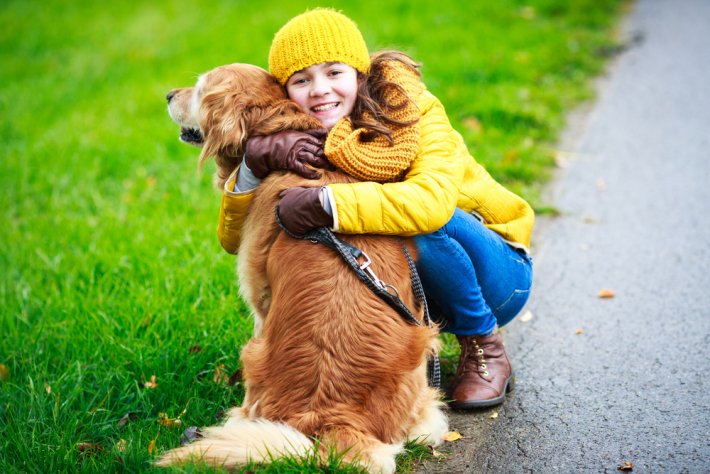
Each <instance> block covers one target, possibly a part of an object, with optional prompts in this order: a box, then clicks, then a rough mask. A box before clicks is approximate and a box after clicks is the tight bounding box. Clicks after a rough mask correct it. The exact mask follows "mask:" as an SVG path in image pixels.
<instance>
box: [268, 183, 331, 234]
mask: <svg viewBox="0 0 710 474" xmlns="http://www.w3.org/2000/svg"><path fill="white" fill-rule="evenodd" d="M321 189H323V188H322V187H321V188H301V187H296V188H289V189H287V190H285V191H284V192H282V193H281V200H280V201H279V208H278V209H279V217H280V218H281V222H282V223H283V225H284V227H286V228H287V229H288V230H289V231H291V232H293V233H294V234H296V235H302V234H305V233H306V232H308V231H310V230H313V229H317V228H318V227H332V225H333V216H331V215H330V214H328V213H327V212H325V209H324V208H323V204H321V200H320V197H321Z"/></svg>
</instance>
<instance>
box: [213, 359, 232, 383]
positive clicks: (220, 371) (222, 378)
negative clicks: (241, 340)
mask: <svg viewBox="0 0 710 474" xmlns="http://www.w3.org/2000/svg"><path fill="white" fill-rule="evenodd" d="M224 368H225V367H224V364H219V365H218V366H217V367H216V368H215V369H214V375H213V376H212V381H214V383H218V384H220V385H222V384H227V383H228V382H229V376H228V375H227V374H226V373H225V372H224Z"/></svg>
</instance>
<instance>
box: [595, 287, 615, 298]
mask: <svg viewBox="0 0 710 474" xmlns="http://www.w3.org/2000/svg"><path fill="white" fill-rule="evenodd" d="M597 296H598V297H599V298H613V297H614V296H616V293H614V290H610V289H609V288H602V289H601V290H599V293H597Z"/></svg>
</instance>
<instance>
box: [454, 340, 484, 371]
mask: <svg viewBox="0 0 710 474" xmlns="http://www.w3.org/2000/svg"><path fill="white" fill-rule="evenodd" d="M472 349H473V354H470V351H471V346H469V345H468V344H466V346H464V347H462V353H461V357H463V358H464V360H465V363H463V364H461V365H460V366H459V372H460V373H459V375H463V374H464V373H465V372H468V371H469V370H472V371H474V372H477V373H479V374H481V375H483V376H484V377H488V376H489V375H490V373H489V372H488V365H487V364H486V358H485V351H484V350H483V348H482V347H481V346H479V345H478V341H476V340H475V339H473V348H472Z"/></svg>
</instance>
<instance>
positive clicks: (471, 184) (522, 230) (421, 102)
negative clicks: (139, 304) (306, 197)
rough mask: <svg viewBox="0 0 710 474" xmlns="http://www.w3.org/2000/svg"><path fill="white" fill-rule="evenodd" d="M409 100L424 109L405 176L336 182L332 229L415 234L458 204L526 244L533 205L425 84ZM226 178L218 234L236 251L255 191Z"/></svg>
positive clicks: (436, 223) (428, 228) (505, 236)
mask: <svg viewBox="0 0 710 474" xmlns="http://www.w3.org/2000/svg"><path fill="white" fill-rule="evenodd" d="M416 92H417V94H416V95H412V96H411V97H412V99H414V102H415V103H416V104H417V106H418V107H419V110H420V111H421V118H420V120H419V123H418V126H419V129H420V133H421V137H420V144H419V151H418V153H417V155H416V157H415V158H414V160H413V161H412V165H411V167H410V168H409V170H408V171H407V173H406V174H405V175H404V178H403V179H402V181H399V182H394V183H384V184H381V183H375V182H359V183H352V184H332V185H329V186H328V188H327V189H328V192H329V195H330V198H331V202H332V203H333V204H334V206H333V229H334V230H335V231H337V232H340V233H343V234H390V235H416V234H426V233H430V232H434V231H436V230H437V229H439V228H441V227H442V226H443V225H444V224H446V223H447V222H448V221H449V219H450V218H451V216H452V215H453V213H454V210H455V209H456V208H457V207H458V208H461V209H463V210H464V211H467V212H472V213H474V214H475V215H476V216H477V217H479V218H480V219H482V221H483V223H484V224H485V225H486V226H487V227H488V228H489V229H491V230H493V231H495V232H497V233H498V234H499V235H500V236H501V237H502V238H503V239H504V240H506V241H507V242H508V243H509V244H510V245H512V246H514V247H517V248H522V249H524V250H526V251H527V250H528V248H529V246H530V234H531V233H532V227H533V223H534V220H535V216H534V213H533V210H532V208H531V207H530V205H529V204H528V203H527V202H525V200H523V199H522V198H520V197H519V196H517V195H515V194H513V193H512V192H510V191H508V190H507V189H505V188H504V187H503V186H501V185H500V184H499V183H497V182H496V181H495V180H494V179H493V178H492V177H491V176H490V175H489V174H488V172H487V171H486V170H485V169H484V168H483V167H482V166H481V165H479V164H478V163H477V162H476V161H475V160H474V159H473V157H472V156H471V154H470V153H469V152H468V150H467V148H466V144H465V143H464V140H463V138H462V137H461V135H460V134H459V133H458V132H456V131H455V130H454V129H453V128H452V127H451V123H450V122H449V119H448V117H447V116H446V111H445V110H444V107H443V105H442V104H441V102H440V101H439V100H438V99H437V98H436V97H434V95H432V94H431V93H430V92H429V91H428V90H426V89H425V88H424V87H421V88H420V89H419V90H417V91H416ZM236 173H237V171H235V173H234V174H233V175H232V177H230V179H229V180H228V181H227V183H226V184H225V191H224V193H223V196H222V206H221V209H220V217H219V225H218V229H217V234H218V237H219V240H220V242H221V243H222V246H223V247H224V249H225V250H227V252H230V253H236V251H237V249H238V247H239V241H240V238H241V226H242V223H243V221H244V218H245V217H246V214H247V212H248V207H249V203H250V202H251V199H252V198H253V193H252V192H245V193H235V192H232V191H230V190H231V189H234V183H235V181H236Z"/></svg>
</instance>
